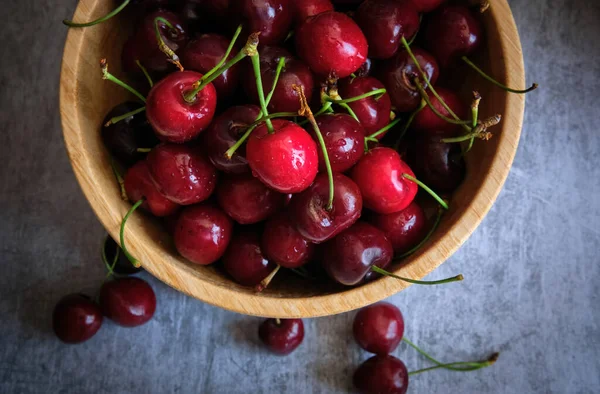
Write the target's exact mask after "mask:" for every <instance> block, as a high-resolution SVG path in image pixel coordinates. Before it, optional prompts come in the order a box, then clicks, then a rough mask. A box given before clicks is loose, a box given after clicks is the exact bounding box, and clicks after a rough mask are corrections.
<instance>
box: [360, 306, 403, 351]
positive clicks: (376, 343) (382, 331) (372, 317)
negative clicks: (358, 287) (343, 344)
mask: <svg viewBox="0 0 600 394" xmlns="http://www.w3.org/2000/svg"><path fill="white" fill-rule="evenodd" d="M352 333H353V334H354V339H355V340H356V343H358V345H359V346H360V347H361V348H363V349H365V350H366V351H367V352H371V353H375V354H379V355H382V356H383V355H386V354H390V353H392V352H393V351H394V350H396V348H397V347H398V345H399V344H400V341H402V337H403V336H404V319H403V318H402V314H401V313H400V310H399V309H398V308H396V307H395V306H394V305H392V304H390V303H388V302H379V303H377V304H374V305H370V306H367V307H366V308H363V309H361V310H360V311H359V312H358V313H357V314H356V316H355V317H354V324H353V325H352Z"/></svg>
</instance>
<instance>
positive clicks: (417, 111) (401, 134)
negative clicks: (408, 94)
mask: <svg viewBox="0 0 600 394" xmlns="http://www.w3.org/2000/svg"><path fill="white" fill-rule="evenodd" d="M426 106H427V103H426V102H425V100H421V104H420V105H419V108H417V109H415V110H414V111H413V112H412V113H411V114H410V116H409V117H408V119H407V120H406V123H404V126H403V127H402V131H401V132H400V134H399V135H398V139H397V140H396V143H395V144H394V150H396V151H397V150H398V149H399V148H400V143H401V142H402V139H403V138H404V135H405V134H406V132H407V131H408V129H409V127H410V125H411V124H412V122H413V120H414V119H415V116H417V114H418V113H419V112H421V110H422V109H423V108H425V107H426Z"/></svg>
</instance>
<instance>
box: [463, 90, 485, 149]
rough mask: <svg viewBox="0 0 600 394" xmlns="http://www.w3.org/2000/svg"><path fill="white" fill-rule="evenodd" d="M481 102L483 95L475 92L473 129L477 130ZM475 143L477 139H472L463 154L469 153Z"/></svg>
mask: <svg viewBox="0 0 600 394" xmlns="http://www.w3.org/2000/svg"><path fill="white" fill-rule="evenodd" d="M480 102H481V95H480V94H479V92H477V91H473V103H472V104H471V118H472V119H473V123H472V124H471V127H473V129H475V128H476V127H477V121H478V120H479V103H480ZM474 143H475V137H471V140H470V141H469V146H467V149H465V151H464V152H463V155H465V154H467V153H469V151H470V150H471V148H473V144H474Z"/></svg>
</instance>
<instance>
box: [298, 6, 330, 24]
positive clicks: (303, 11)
mask: <svg viewBox="0 0 600 394" xmlns="http://www.w3.org/2000/svg"><path fill="white" fill-rule="evenodd" d="M327 11H333V4H331V1H330V0H294V1H292V14H293V15H294V20H295V23H296V25H299V24H300V23H302V22H304V20H305V19H306V18H308V17H310V16H315V15H318V14H322V13H323V12H327Z"/></svg>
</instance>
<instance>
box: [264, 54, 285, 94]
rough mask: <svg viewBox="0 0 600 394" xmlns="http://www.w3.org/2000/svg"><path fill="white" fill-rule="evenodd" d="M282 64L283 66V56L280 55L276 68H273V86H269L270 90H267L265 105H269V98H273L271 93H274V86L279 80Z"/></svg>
mask: <svg viewBox="0 0 600 394" xmlns="http://www.w3.org/2000/svg"><path fill="white" fill-rule="evenodd" d="M284 66H285V57H284V56H282V57H281V58H279V63H277V70H275V79H273V86H272V87H271V91H270V92H269V94H268V95H267V99H266V100H265V101H266V103H267V106H268V105H269V103H270V102H271V99H272V98H273V94H274V93H275V88H276V87H277V82H279V76H280V75H281V71H282V70H283V67H284Z"/></svg>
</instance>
